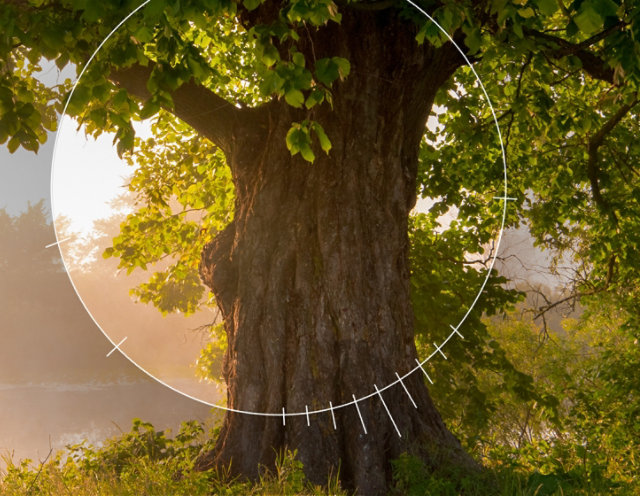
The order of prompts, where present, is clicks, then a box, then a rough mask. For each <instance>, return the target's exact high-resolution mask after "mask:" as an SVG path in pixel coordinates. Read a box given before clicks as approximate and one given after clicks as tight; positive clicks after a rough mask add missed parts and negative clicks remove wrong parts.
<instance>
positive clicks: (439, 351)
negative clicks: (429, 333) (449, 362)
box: [433, 343, 447, 360]
mask: <svg viewBox="0 0 640 496" xmlns="http://www.w3.org/2000/svg"><path fill="white" fill-rule="evenodd" d="M433 346H435V347H436V351H437V352H438V353H440V354H441V355H442V356H443V357H444V359H445V360H446V359H447V355H445V354H444V353H442V350H441V349H440V347H439V346H438V345H437V344H435V343H433Z"/></svg>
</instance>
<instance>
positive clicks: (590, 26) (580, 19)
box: [573, 7, 603, 34]
mask: <svg viewBox="0 0 640 496" xmlns="http://www.w3.org/2000/svg"><path fill="white" fill-rule="evenodd" d="M573 20H574V21H575V23H576V24H577V26H578V28H579V29H580V31H582V32H583V33H584V34H593V33H595V32H596V31H598V30H599V29H600V28H602V22H603V19H602V17H600V14H599V13H598V12H596V11H595V10H593V9H592V8H591V7H587V8H586V9H584V10H583V11H582V12H580V13H579V14H578V15H577V16H575V17H574V18H573Z"/></svg>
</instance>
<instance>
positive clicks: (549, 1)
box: [536, 0, 558, 16]
mask: <svg viewBox="0 0 640 496" xmlns="http://www.w3.org/2000/svg"><path fill="white" fill-rule="evenodd" d="M536 4H537V5H538V8H539V9H540V12H542V13H543V14H544V15H546V16H551V15H553V14H555V12H556V10H558V2H557V0H536Z"/></svg>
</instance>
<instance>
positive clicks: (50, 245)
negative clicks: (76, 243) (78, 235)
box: [45, 236, 71, 249]
mask: <svg viewBox="0 0 640 496" xmlns="http://www.w3.org/2000/svg"><path fill="white" fill-rule="evenodd" d="M70 239H71V236H69V237H68V238H64V239H61V240H60V241H56V242H54V243H50V244H48V245H47V246H45V249H46V248H51V247H52V246H55V245H59V244H62V243H64V242H65V241H69V240H70Z"/></svg>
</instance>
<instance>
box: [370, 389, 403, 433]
mask: <svg viewBox="0 0 640 496" xmlns="http://www.w3.org/2000/svg"><path fill="white" fill-rule="evenodd" d="M373 387H374V388H376V393H378V396H380V401H382V406H384V409H385V410H386V411H387V415H389V418H390V419H391V423H392V424H393V426H394V427H395V428H396V432H397V433H398V437H402V434H400V429H398V426H397V425H396V421H395V420H393V417H392V416H391V412H390V411H389V407H388V406H387V404H386V403H385V402H384V398H383V397H382V393H380V390H379V389H378V386H376V385H375V384H374V385H373Z"/></svg>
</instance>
